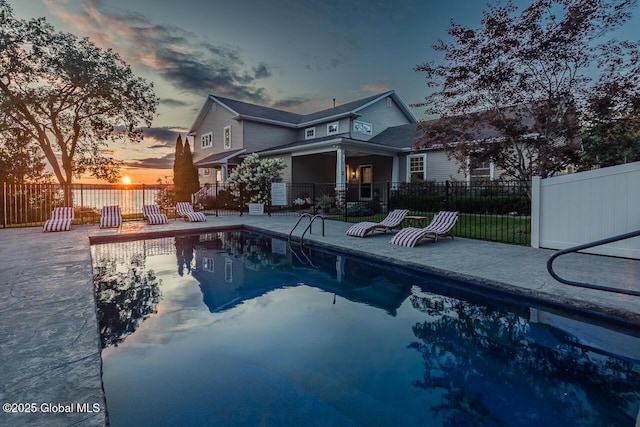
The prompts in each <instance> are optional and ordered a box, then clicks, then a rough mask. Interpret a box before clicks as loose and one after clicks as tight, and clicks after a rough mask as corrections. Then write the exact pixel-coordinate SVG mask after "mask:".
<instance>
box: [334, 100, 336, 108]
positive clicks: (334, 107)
mask: <svg viewBox="0 0 640 427" xmlns="http://www.w3.org/2000/svg"><path fill="white" fill-rule="evenodd" d="M333 108H336V99H335V98H333Z"/></svg>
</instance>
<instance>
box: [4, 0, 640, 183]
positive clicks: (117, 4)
mask: <svg viewBox="0 0 640 427" xmlns="http://www.w3.org/2000/svg"><path fill="white" fill-rule="evenodd" d="M9 3H10V4H11V6H12V8H13V10H14V14H15V16H16V17H17V18H22V19H30V18H35V17H45V18H46V19H47V21H49V22H50V23H51V24H53V25H54V27H55V28H56V30H58V31H65V32H70V33H73V34H75V35H77V36H80V37H89V38H90V39H91V40H92V41H93V42H94V43H96V44H97V45H99V46H101V47H105V48H108V47H109V48H113V49H114V50H116V51H117V52H118V53H120V55H121V56H122V57H123V58H124V59H125V61H126V62H127V63H129V64H130V65H131V66H132V68H133V70H134V72H135V73H136V74H137V75H139V76H142V77H144V78H145V79H147V81H150V82H153V83H154V86H155V90H156V95H157V96H158V97H159V98H160V105H159V108H158V117H157V118H156V119H155V120H154V123H153V125H152V128H151V129H145V140H144V142H142V143H141V144H139V145H132V144H123V145H119V146H114V147H112V148H113V150H114V152H115V156H116V157H117V158H118V159H120V160H123V161H125V162H126V167H125V168H124V169H123V170H122V175H128V176H130V177H131V178H132V181H133V182H134V183H155V182H156V180H157V179H158V178H162V179H163V180H164V177H168V178H169V180H170V179H171V177H172V170H171V169H172V167H173V152H174V147H175V141H176V138H177V137H178V135H179V134H180V135H182V137H183V138H184V136H185V133H186V130H187V129H188V128H189V127H190V125H191V123H192V122H193V120H194V119H195V116H196V114H197V112H198V110H199V108H200V107H201V105H202V103H203V102H204V101H205V98H206V97H207V95H208V94H214V95H221V96H225V97H229V98H234V99H238V100H242V101H247V102H253V103H256V104H260V105H266V106H271V107H274V108H280V109H284V110H289V111H294V112H298V113H307V112H311V111H316V110H320V109H323V108H328V107H330V106H331V104H332V99H333V98H336V102H337V103H345V102H348V101H352V100H355V99H358V98H362V97H366V96H369V95H372V94H375V93H380V92H383V91H386V90H391V89H393V90H395V91H396V92H397V93H398V94H399V95H400V97H401V98H402V99H403V100H404V101H405V102H406V103H407V104H412V103H416V102H421V101H422V100H423V99H424V97H425V96H426V95H427V88H426V85H425V79H424V75H422V74H420V73H417V72H415V71H414V70H413V68H414V67H415V66H416V65H419V64H422V63H424V62H428V61H431V60H435V61H439V60H441V57H440V56H439V53H437V52H435V51H434V50H433V48H432V46H433V45H434V44H435V43H436V42H437V41H438V39H439V38H446V37H447V34H446V32H447V29H448V28H449V25H450V23H451V21H452V20H453V21H454V22H456V23H459V24H463V25H466V26H470V27H472V28H475V27H478V26H479V25H480V20H481V19H482V10H483V9H485V6H486V4H487V3H490V1H481V0H447V1H444V0H415V1H409V0H405V1H387V0H370V1H368V2H362V1H352V0H347V1H345V0H310V1H304V0H268V1H263V0H234V1H220V0H180V1H177V0H9ZM529 3H530V2H529V1H524V0H517V1H516V4H529ZM639 12H640V11H639ZM639 15H640V13H637V14H636V15H635V16H634V19H633V21H632V22H629V23H628V24H627V25H626V26H625V29H624V31H623V32H621V34H620V35H619V37H620V38H621V39H630V40H637V39H638V38H639V35H638V34H639V32H638V30H637V28H640V16H639ZM634 28H635V29H636V30H634ZM413 113H414V115H415V116H416V117H417V118H418V119H420V118H423V117H424V116H423V114H422V111H421V110H420V109H413Z"/></svg>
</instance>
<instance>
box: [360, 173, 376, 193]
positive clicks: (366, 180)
mask: <svg viewBox="0 0 640 427" xmlns="http://www.w3.org/2000/svg"><path fill="white" fill-rule="evenodd" d="M372 182H373V169H372V168H371V165H362V166H360V199H361V200H362V199H364V200H370V199H371V183H372Z"/></svg>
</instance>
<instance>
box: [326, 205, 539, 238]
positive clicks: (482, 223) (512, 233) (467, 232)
mask: <svg viewBox="0 0 640 427" xmlns="http://www.w3.org/2000/svg"><path fill="white" fill-rule="evenodd" d="M410 215H421V216H425V217H427V221H430V220H431V218H433V215H434V214H433V213H424V212H419V213H410ZM385 216H386V214H376V215H373V216H368V217H347V222H353V223H356V222H361V221H371V222H380V221H382V220H383V219H384V217H385ZM327 218H328V219H336V220H339V221H344V217H342V216H335V217H332V216H328V217H327ZM453 235H454V236H459V237H468V238H471V239H481V240H490V241H493V242H502V243H513V244H516V245H525V246H528V245H530V244H531V218H530V217H523V216H511V215H482V214H460V215H459V217H458V222H457V223H456V226H455V227H454V228H453Z"/></svg>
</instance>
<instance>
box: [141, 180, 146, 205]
mask: <svg viewBox="0 0 640 427" xmlns="http://www.w3.org/2000/svg"><path fill="white" fill-rule="evenodd" d="M144 205H146V203H145V200H144V184H142V206H144Z"/></svg>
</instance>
